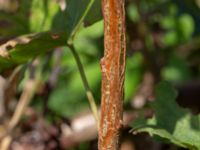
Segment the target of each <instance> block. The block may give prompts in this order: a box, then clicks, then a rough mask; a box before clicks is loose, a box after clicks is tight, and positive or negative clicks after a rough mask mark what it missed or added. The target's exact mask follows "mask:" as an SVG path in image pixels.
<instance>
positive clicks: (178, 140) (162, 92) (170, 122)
mask: <svg viewBox="0 0 200 150" xmlns="http://www.w3.org/2000/svg"><path fill="white" fill-rule="evenodd" d="M176 96H177V93H176V90H175V89H174V88H173V87H172V86H171V85H170V84H169V83H168V82H161V83H160V84H159V85H158V86H157V88H156V99H155V101H154V103H153V104H152V107H153V108H154V110H155V115H154V117H153V118H151V119H148V120H147V121H146V122H142V123H141V122H140V123H139V126H138V123H137V121H136V122H135V124H137V126H138V128H137V129H135V131H134V132H135V133H139V132H148V133H149V134H150V135H156V136H159V137H161V138H164V139H167V140H168V141H170V142H172V143H174V144H176V145H179V146H181V147H185V148H189V149H196V150H199V149H200V115H198V116H194V115H192V114H191V113H190V112H189V111H188V110H186V109H183V108H181V107H179V106H178V104H177V103H176V101H175V99H176Z"/></svg>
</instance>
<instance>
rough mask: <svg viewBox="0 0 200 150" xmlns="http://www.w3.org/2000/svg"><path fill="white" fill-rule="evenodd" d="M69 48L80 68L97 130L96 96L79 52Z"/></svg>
mask: <svg viewBox="0 0 200 150" xmlns="http://www.w3.org/2000/svg"><path fill="white" fill-rule="evenodd" d="M68 47H69V48H70V50H71V51H72V54H73V56H74V58H75V60H76V63H77V66H78V69H79V72H80V76H81V79H82V81H83V85H84V88H85V90H86V95H87V98H88V101H89V104H90V107H91V110H92V113H93V115H94V117H95V120H96V123H97V128H98V127H99V116H98V110H97V105H96V103H95V100H94V96H93V94H92V91H91V89H90V86H89V83H88V81H87V78H86V75H85V71H84V68H83V65H82V63H81V60H80V57H79V55H78V53H77V51H76V50H75V48H74V46H73V45H68Z"/></svg>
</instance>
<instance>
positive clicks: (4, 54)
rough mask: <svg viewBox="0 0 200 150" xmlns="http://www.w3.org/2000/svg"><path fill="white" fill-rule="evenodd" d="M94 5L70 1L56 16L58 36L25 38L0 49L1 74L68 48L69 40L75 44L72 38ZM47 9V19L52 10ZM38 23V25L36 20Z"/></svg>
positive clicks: (83, 0) (82, 0) (89, 1)
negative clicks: (5, 70) (59, 49)
mask: <svg viewBox="0 0 200 150" xmlns="http://www.w3.org/2000/svg"><path fill="white" fill-rule="evenodd" d="M34 2H35V3H36V4H37V6H40V5H41V7H42V8H43V7H44V5H43V4H42V3H40V2H38V1H37V0H36V1H34ZM44 2H46V3H48V1H46V0H45V1H43V3H44ZM35 3H33V5H36V4H35ZM93 3H94V0H68V1H67V7H66V9H65V11H60V12H59V13H58V14H57V16H55V20H54V25H55V26H54V27H55V28H53V30H56V32H55V33H56V34H54V33H52V32H45V33H38V34H30V35H24V36H20V37H18V38H16V39H14V40H10V41H8V42H7V43H6V44H4V45H1V46H0V66H1V68H0V72H1V71H2V70H4V69H6V68H9V67H12V66H14V65H18V64H21V63H25V62H27V61H28V60H29V59H31V58H34V57H36V56H38V55H41V54H44V53H46V52H48V51H49V50H53V49H54V48H56V47H60V46H64V45H67V41H69V40H70V42H72V41H71V40H72V38H73V36H74V35H75V34H76V32H77V30H78V29H79V27H80V26H81V24H82V22H83V21H84V19H85V17H86V15H87V13H88V11H89V10H90V8H91V7H92V4H93ZM44 4H45V3H44ZM34 7H35V6H34ZM44 8H45V9H44V10H46V9H47V10H46V11H44V13H46V15H47V14H48V9H49V8H46V7H44ZM39 10H41V9H39ZM50 16H51V15H50ZM33 18H34V17H33ZM36 18H37V17H36ZM39 18H40V17H39ZM50 18H51V17H50ZM39 20H40V19H39ZM35 21H36V22H37V19H36V20H35ZM44 23H45V22H44ZM40 24H41V22H40V23H39V26H40ZM33 25H34V24H33ZM34 26H35V27H34ZM34 26H33V30H36V28H37V27H39V26H38V24H37V23H36V24H35V25H34ZM47 28H48V25H47ZM44 29H45V28H44ZM38 30H43V29H42V27H41V29H38ZM64 31H65V32H64Z"/></svg>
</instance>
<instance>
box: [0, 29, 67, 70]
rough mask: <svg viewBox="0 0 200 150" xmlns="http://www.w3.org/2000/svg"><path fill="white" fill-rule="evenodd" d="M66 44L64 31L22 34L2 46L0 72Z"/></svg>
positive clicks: (0, 48) (0, 50)
mask: <svg viewBox="0 0 200 150" xmlns="http://www.w3.org/2000/svg"><path fill="white" fill-rule="evenodd" d="M65 44H66V37H65V34H63V33H59V34H58V33H56V34H55V33H51V32H44V33H39V34H29V35H24V36H20V37H18V38H15V39H13V40H10V41H8V42H7V43H5V44H3V45H1V46H0V66H1V67H0V72H1V71H2V70H3V69H7V68H9V67H12V66H14V65H18V64H21V63H25V62H27V61H28V60H30V59H32V58H34V57H36V56H38V55H41V54H44V53H46V52H48V51H50V50H52V49H54V48H56V47H58V46H64V45H65Z"/></svg>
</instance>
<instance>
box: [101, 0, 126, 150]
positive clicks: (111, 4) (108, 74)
mask: <svg viewBox="0 0 200 150" xmlns="http://www.w3.org/2000/svg"><path fill="white" fill-rule="evenodd" d="M102 9H103V15H104V57H103V58H102V59H101V70H102V91H101V92H102V96H101V119H100V129H99V150H117V149H118V148H119V134H120V128H121V127H122V119H123V118H122V114H123V98H124V96H123V95H124V72H125V55H126V44H125V11H124V0H102Z"/></svg>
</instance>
